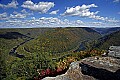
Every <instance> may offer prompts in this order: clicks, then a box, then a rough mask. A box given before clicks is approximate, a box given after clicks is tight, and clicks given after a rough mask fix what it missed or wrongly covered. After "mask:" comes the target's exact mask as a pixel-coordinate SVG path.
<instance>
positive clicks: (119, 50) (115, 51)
mask: <svg viewBox="0 0 120 80" xmlns="http://www.w3.org/2000/svg"><path fill="white" fill-rule="evenodd" d="M108 56H111V57H115V58H120V46H110V48H109V50H108Z"/></svg>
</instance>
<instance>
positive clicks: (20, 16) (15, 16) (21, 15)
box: [10, 13, 26, 19]
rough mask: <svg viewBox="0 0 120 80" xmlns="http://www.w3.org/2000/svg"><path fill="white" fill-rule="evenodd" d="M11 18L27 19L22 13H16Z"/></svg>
mask: <svg viewBox="0 0 120 80" xmlns="http://www.w3.org/2000/svg"><path fill="white" fill-rule="evenodd" d="M10 18H12V19H16V18H26V15H25V14H21V13H15V14H10Z"/></svg>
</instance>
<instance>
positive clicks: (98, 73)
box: [43, 56, 120, 80]
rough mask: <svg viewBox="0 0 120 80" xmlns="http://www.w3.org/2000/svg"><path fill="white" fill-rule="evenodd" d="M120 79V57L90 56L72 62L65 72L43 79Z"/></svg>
mask: <svg viewBox="0 0 120 80" xmlns="http://www.w3.org/2000/svg"><path fill="white" fill-rule="evenodd" d="M96 79H97V80H120V59H117V58H113V57H97V56H96V57H89V58H85V59H83V60H81V61H77V62H72V63H71V64H70V67H69V69H68V70H67V72H66V73H65V74H62V75H58V76H56V77H46V78H44V79H43V80H96Z"/></svg>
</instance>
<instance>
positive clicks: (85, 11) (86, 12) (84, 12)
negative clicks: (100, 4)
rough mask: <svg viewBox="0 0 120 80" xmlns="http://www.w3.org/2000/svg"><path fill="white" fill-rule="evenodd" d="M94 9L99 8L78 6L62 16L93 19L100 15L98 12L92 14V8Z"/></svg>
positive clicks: (68, 9) (92, 5)
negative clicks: (92, 17)
mask: <svg viewBox="0 0 120 80" xmlns="http://www.w3.org/2000/svg"><path fill="white" fill-rule="evenodd" d="M92 7H97V6H96V5H95V4H91V5H85V4H83V5H82V6H76V7H71V8H69V7H68V8H67V10H66V11H65V12H64V13H63V14H62V15H63V16H80V17H91V16H94V15H96V14H97V13H98V11H97V12H91V11H90V8H92Z"/></svg>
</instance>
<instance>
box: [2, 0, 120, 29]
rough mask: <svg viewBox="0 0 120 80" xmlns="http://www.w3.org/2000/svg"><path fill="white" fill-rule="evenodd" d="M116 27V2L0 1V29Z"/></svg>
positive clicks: (119, 10) (119, 23)
mask: <svg viewBox="0 0 120 80" xmlns="http://www.w3.org/2000/svg"><path fill="white" fill-rule="evenodd" d="M86 26H87V27H120V0H0V28H31V27H86Z"/></svg>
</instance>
